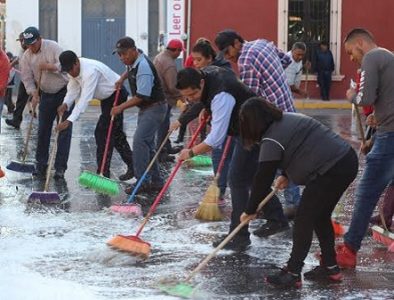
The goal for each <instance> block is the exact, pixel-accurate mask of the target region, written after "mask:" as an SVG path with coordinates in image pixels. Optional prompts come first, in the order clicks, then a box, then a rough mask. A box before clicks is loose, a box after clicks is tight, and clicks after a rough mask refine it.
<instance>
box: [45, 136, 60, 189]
mask: <svg viewBox="0 0 394 300" xmlns="http://www.w3.org/2000/svg"><path fill="white" fill-rule="evenodd" d="M58 137H59V131H56V134H55V141H54V142H53V146H52V151H51V157H50V158H49V164H48V168H47V177H46V179H45V187H44V192H48V190H49V179H50V177H51V170H52V166H53V162H54V161H55V155H56V152H57V139H58Z"/></svg>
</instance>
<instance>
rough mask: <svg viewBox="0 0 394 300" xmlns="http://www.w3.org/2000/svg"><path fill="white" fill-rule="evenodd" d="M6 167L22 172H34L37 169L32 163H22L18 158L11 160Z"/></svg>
mask: <svg viewBox="0 0 394 300" xmlns="http://www.w3.org/2000/svg"><path fill="white" fill-rule="evenodd" d="M6 168H7V169H8V170H11V171H15V172H20V173H33V172H34V171H35V169H36V168H35V166H34V164H32V163H30V164H29V163H22V162H20V161H16V160H13V161H11V162H10V163H9V164H8V166H7V167H6Z"/></svg>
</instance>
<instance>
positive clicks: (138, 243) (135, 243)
mask: <svg viewBox="0 0 394 300" xmlns="http://www.w3.org/2000/svg"><path fill="white" fill-rule="evenodd" d="M107 245H109V246H111V247H112V248H115V249H116V250H120V251H125V252H128V253H130V254H132V255H136V256H142V257H144V258H147V257H148V256H149V254H150V244H149V243H147V242H144V241H143V240H141V239H140V238H139V237H137V236H134V235H128V236H125V235H117V236H115V237H113V238H112V239H110V240H109V241H108V242H107Z"/></svg>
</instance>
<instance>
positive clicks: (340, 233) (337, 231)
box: [331, 220, 345, 236]
mask: <svg viewBox="0 0 394 300" xmlns="http://www.w3.org/2000/svg"><path fill="white" fill-rule="evenodd" d="M331 223H332V228H333V229H334V233H335V236H343V235H344V234H345V228H343V226H342V225H341V224H340V223H339V222H338V221H336V220H331Z"/></svg>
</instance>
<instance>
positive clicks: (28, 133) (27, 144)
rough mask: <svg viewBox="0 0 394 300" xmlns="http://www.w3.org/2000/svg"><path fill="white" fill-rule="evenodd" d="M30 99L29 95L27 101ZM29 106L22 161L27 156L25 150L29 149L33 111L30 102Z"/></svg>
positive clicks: (23, 161)
mask: <svg viewBox="0 0 394 300" xmlns="http://www.w3.org/2000/svg"><path fill="white" fill-rule="evenodd" d="M30 100H31V96H30V97H29V99H28V100H27V101H29V102H30ZM30 108H31V118H30V122H29V128H28V129H27V134H26V142H25V146H24V147H23V158H22V163H25V160H26V157H27V152H28V149H29V141H30V135H31V130H32V128H33V120H34V111H33V108H32V107H31V104H30Z"/></svg>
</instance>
